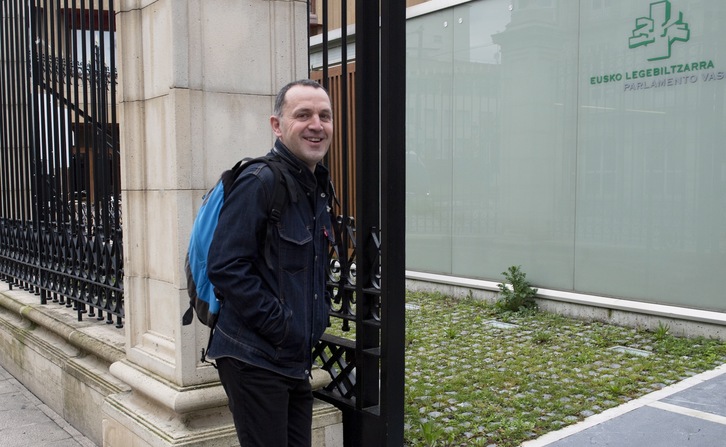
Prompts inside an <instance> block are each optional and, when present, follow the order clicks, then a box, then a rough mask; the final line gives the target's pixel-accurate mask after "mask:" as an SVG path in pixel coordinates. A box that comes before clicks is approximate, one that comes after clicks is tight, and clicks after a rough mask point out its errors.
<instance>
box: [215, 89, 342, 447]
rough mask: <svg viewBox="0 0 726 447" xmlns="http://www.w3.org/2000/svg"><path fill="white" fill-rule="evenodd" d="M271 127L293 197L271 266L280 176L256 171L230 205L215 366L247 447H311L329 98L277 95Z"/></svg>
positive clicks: (326, 302) (323, 314)
mask: <svg viewBox="0 0 726 447" xmlns="http://www.w3.org/2000/svg"><path fill="white" fill-rule="evenodd" d="M270 124H271V126H272V131H273V133H274V134H275V136H276V137H277V140H276V141H275V145H274V147H273V148H272V150H271V154H272V155H274V156H277V157H279V158H280V159H281V160H282V163H283V169H287V171H288V173H289V174H290V175H288V176H287V178H289V179H290V180H292V179H294V180H292V181H291V183H293V185H288V186H292V187H293V188H291V189H292V190H293V191H292V192H291V193H289V196H288V200H287V204H286V206H285V207H284V208H283V212H282V215H281V218H280V222H279V224H278V225H277V226H276V227H275V228H274V230H273V233H274V234H272V236H271V240H270V239H268V240H267V243H268V244H269V247H268V249H269V251H268V253H269V257H268V258H267V259H266V256H265V253H264V251H265V246H264V243H265V238H267V237H268V235H267V212H268V205H269V203H270V200H271V194H272V190H273V187H274V185H273V183H274V176H273V173H272V171H271V169H270V168H269V167H268V166H267V165H266V164H264V163H259V164H253V165H252V166H250V167H248V168H247V169H245V170H244V171H243V172H242V173H241V174H240V175H239V177H238V178H237V179H236V181H235V182H234V185H233V187H232V189H231V191H230V193H229V195H228V197H227V198H226V199H225V203H224V206H223V208H222V210H221V212H220V215H219V223H218V225H217V230H216V231H215V234H214V239H213V241H212V245H211V247H210V249H209V256H208V260H209V265H208V275H209V279H210V281H211V282H212V284H213V285H214V286H215V290H216V292H217V293H218V294H219V295H220V296H221V297H222V309H221V310H220V314H219V320H218V322H217V325H216V327H215V329H214V337H213V338H212V342H211V346H210V348H209V354H208V357H209V358H212V359H216V361H217V367H218V371H219V378H220V380H221V382H222V385H223V386H224V389H225V392H226V393H227V397H228V398H229V408H230V410H231V411H232V415H233V417H234V423H235V427H236V429H237V436H238V438H239V442H240V444H241V445H242V446H243V447H247V446H255V447H288V446H305V447H309V446H310V444H311V436H310V435H311V426H312V404H313V396H312V392H311V389H310V381H309V377H310V368H311V366H312V349H313V346H314V345H315V344H316V343H317V342H318V340H319V339H320V337H321V336H322V334H323V332H324V331H325V328H326V327H327V323H328V310H329V307H330V299H329V297H327V295H326V293H325V279H326V268H327V257H328V244H329V242H330V240H331V239H330V238H331V237H332V234H333V233H332V231H331V229H330V228H331V227H330V215H329V214H328V208H327V206H328V203H329V200H328V196H329V194H331V192H332V191H329V185H330V177H329V173H328V170H327V169H326V168H325V167H324V166H323V165H322V164H320V161H321V160H322V159H323V157H324V156H325V154H326V153H327V152H328V148H329V147H330V142H331V138H332V136H333V115H332V109H331V104H330V98H329V96H328V94H327V92H326V91H325V89H323V88H322V87H321V86H320V85H319V84H318V83H317V82H314V81H311V80H300V81H295V82H292V83H290V84H288V85H286V86H285V87H283V88H282V89H281V90H280V92H279V93H278V95H277V98H276V101H275V108H274V111H273V115H272V116H271V117H270ZM293 196H294V197H293ZM250 235H253V236H250ZM254 235H256V237H255V236H254ZM266 261H271V262H270V265H271V267H272V268H270V267H268V263H267V262H266Z"/></svg>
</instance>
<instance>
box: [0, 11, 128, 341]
mask: <svg viewBox="0 0 726 447" xmlns="http://www.w3.org/2000/svg"><path fill="white" fill-rule="evenodd" d="M0 8H2V15H3V18H4V19H5V21H4V23H3V27H2V31H1V32H0V53H1V54H0V56H1V59H2V61H3V65H2V70H1V71H0V80H1V81H2V89H1V90H0V97H1V98H2V106H1V107H0V114H1V115H0V131H1V132H2V133H1V134H0V188H1V191H0V194H2V205H1V206H0V276H1V277H2V279H3V280H4V281H6V282H8V283H9V284H10V287H20V288H23V289H26V290H28V291H30V292H33V293H35V294H38V295H39V296H40V301H41V303H43V304H45V303H47V302H48V301H51V302H56V303H58V304H61V305H64V306H66V307H68V308H72V309H73V310H75V311H76V312H77V315H78V319H79V320H81V319H82V318H83V316H84V315H86V316H87V317H93V318H96V319H98V320H104V321H106V323H108V324H114V323H115V325H116V326H117V327H122V326H123V317H124V307H123V303H124V301H123V251H122V246H123V241H122V233H121V225H122V217H121V206H120V205H121V196H120V193H121V185H120V178H119V176H120V169H119V167H120V154H119V141H118V135H119V132H118V124H117V120H116V99H115V98H116V65H115V46H116V43H115V25H114V23H115V16H114V6H113V1H108V2H104V1H102V0H101V1H97V2H95V1H85V0H79V1H69V0H65V1H63V0H32V1H28V0H2V1H0Z"/></svg>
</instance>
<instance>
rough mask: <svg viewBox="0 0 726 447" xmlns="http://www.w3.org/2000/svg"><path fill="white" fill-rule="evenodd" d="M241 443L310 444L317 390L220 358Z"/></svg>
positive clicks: (246, 446) (249, 446)
mask: <svg viewBox="0 0 726 447" xmlns="http://www.w3.org/2000/svg"><path fill="white" fill-rule="evenodd" d="M217 369H218V372H219V379H220V380H221V382H222V386H223V387H224V391H225V392H226V393H227V398H228V400H229V409H230V411H232V416H233V418H234V426H235V429H236V430H237V437H238V438H239V442H240V446H241V447H310V444H311V442H312V441H311V430H312V421H313V394H312V391H311V389H310V381H309V380H308V379H304V380H300V379H292V378H290V377H285V376H282V375H280V374H277V373H274V372H271V371H268V370H266V369H262V368H257V367H256V366H252V365H249V364H247V363H244V362H241V361H239V360H236V359H233V358H230V357H222V358H219V359H217Z"/></svg>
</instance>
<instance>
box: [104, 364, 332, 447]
mask: <svg viewBox="0 0 726 447" xmlns="http://www.w3.org/2000/svg"><path fill="white" fill-rule="evenodd" d="M111 372H112V374H113V375H114V376H116V377H117V378H119V379H121V380H123V381H124V382H126V383H128V384H129V385H130V387H131V388H132V390H133V391H128V392H122V393H117V394H112V395H110V396H108V397H107V398H106V400H105V402H104V404H103V446H104V447H171V446H200V447H202V446H203V447H231V446H238V445H239V443H238V442H237V434H236V432H235V429H234V423H233V422H232V415H231V413H230V412H229V409H228V408H227V405H226V398H225V397H224V391H223V389H222V386H221V384H219V383H218V382H217V383H214V384H209V385H203V386H197V387H187V388H178V387H175V386H174V385H173V384H170V383H166V382H165V381H163V380H162V379H160V378H158V377H153V376H151V375H149V374H148V373H147V372H145V371H143V370H142V369H139V368H138V367H136V366H134V365H132V364H130V363H128V362H125V361H121V362H116V363H114V364H113V365H112V366H111ZM312 431H313V432H312V439H313V443H312V445H313V446H315V447H342V446H343V416H342V413H341V412H340V410H338V409H337V408H335V407H333V406H332V405H330V404H327V403H325V402H322V401H318V400H316V401H315V404H314V406H313V424H312Z"/></svg>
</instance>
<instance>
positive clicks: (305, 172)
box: [271, 138, 329, 191]
mask: <svg viewBox="0 0 726 447" xmlns="http://www.w3.org/2000/svg"><path fill="white" fill-rule="evenodd" d="M271 152H272V153H273V154H275V155H277V156H279V157H280V159H282V160H283V161H284V162H285V164H286V165H287V167H288V168H289V170H290V173H291V174H293V177H295V178H296V179H297V180H298V181H299V182H300V183H301V184H302V185H303V186H304V187H305V188H308V189H311V190H312V189H314V188H315V185H316V184H317V185H320V186H321V187H322V188H323V190H325V191H327V190H328V179H329V173H328V168H326V167H325V166H324V165H323V164H322V163H318V164H317V165H316V166H315V173H314V174H313V173H311V172H310V169H308V167H307V166H305V165H304V164H303V162H302V161H300V159H299V158H297V157H296V156H295V155H294V154H293V153H292V152H291V151H290V149H288V147H287V146H285V145H284V144H283V143H282V141H280V139H279V138H278V139H277V140H275V145H274V146H273V147H272V151H271Z"/></svg>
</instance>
